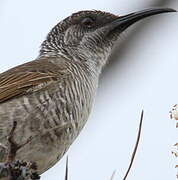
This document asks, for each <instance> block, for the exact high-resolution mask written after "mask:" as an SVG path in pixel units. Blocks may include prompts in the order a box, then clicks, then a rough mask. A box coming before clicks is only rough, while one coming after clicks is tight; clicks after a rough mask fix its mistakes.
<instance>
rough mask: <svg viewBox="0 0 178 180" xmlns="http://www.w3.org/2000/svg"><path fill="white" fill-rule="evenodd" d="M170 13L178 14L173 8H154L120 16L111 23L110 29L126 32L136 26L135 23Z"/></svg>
mask: <svg viewBox="0 0 178 180" xmlns="http://www.w3.org/2000/svg"><path fill="white" fill-rule="evenodd" d="M168 12H176V10H174V9H171V8H152V9H146V10H143V11H138V12H134V13H130V14H128V15H125V16H120V17H118V18H117V19H115V20H114V21H113V22H111V23H110V25H111V26H110V28H111V29H112V30H114V29H117V30H118V31H119V32H122V31H124V30H125V29H127V28H128V27H129V26H131V25H132V24H134V23H135V22H137V21H139V20H141V19H144V18H146V17H149V16H153V15H156V14H161V13H168Z"/></svg>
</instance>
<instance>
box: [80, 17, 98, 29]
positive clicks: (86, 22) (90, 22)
mask: <svg viewBox="0 0 178 180" xmlns="http://www.w3.org/2000/svg"><path fill="white" fill-rule="evenodd" d="M94 22H95V21H94V19H93V18H91V17H86V18H84V19H83V20H82V22H81V23H82V25H84V26H85V27H87V28H91V27H92V26H93V25H94Z"/></svg>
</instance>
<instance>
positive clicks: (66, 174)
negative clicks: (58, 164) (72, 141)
mask: <svg viewBox="0 0 178 180" xmlns="http://www.w3.org/2000/svg"><path fill="white" fill-rule="evenodd" d="M68 173H69V172H68V156H67V159H66V171H65V180H68Z"/></svg>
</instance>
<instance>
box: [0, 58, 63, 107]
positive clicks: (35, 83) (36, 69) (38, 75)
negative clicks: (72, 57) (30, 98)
mask: <svg viewBox="0 0 178 180" xmlns="http://www.w3.org/2000/svg"><path fill="white" fill-rule="evenodd" d="M64 71H65V68H64V66H62V67H61V66H60V67H57V66H56V65H55V64H53V63H51V62H49V61H47V60H44V59H43V60H41V61H40V60H36V61H31V62H29V63H26V64H23V65H20V66H17V67H15V68H12V69H10V70H8V71H6V72H4V73H1V74H0V103H2V102H4V101H6V100H9V99H11V98H14V97H16V96H22V95H24V94H27V93H29V92H33V91H36V90H40V89H41V88H44V87H46V86H48V85H49V84H51V83H53V82H56V81H59V79H61V77H62V76H64Z"/></svg>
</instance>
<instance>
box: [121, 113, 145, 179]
mask: <svg viewBox="0 0 178 180" xmlns="http://www.w3.org/2000/svg"><path fill="white" fill-rule="evenodd" d="M143 113H144V111H143V110H142V112H141V117H140V124H139V130H138V135H137V141H136V144H135V147H134V151H133V153H132V157H131V161H130V164H129V167H128V169H127V171H126V174H125V176H124V178H123V180H126V178H127V176H128V174H129V172H130V169H131V167H132V164H133V161H134V158H135V155H136V152H137V148H138V144H139V141H140V135H141V130H142V122H143Z"/></svg>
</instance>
